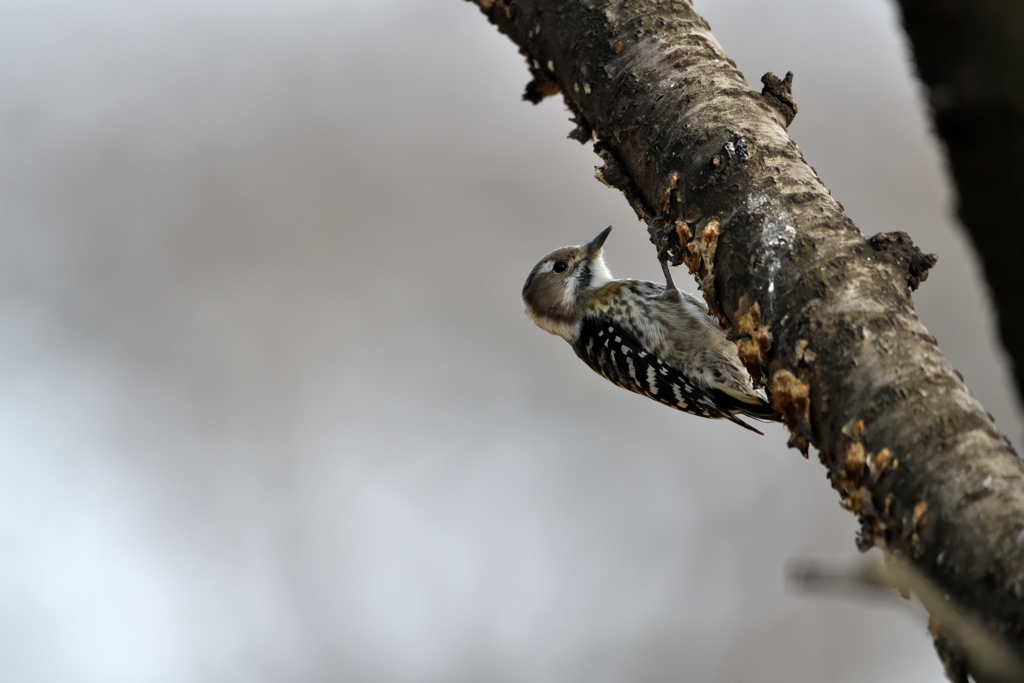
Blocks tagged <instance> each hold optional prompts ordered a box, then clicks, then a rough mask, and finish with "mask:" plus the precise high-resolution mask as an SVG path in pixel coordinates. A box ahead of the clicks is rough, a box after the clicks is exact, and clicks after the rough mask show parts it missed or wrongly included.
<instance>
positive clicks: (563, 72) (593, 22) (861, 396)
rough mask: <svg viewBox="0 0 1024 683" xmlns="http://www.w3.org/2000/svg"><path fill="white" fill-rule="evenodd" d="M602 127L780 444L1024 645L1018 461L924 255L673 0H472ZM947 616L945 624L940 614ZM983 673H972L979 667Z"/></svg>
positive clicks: (537, 92)
mask: <svg viewBox="0 0 1024 683" xmlns="http://www.w3.org/2000/svg"><path fill="white" fill-rule="evenodd" d="M475 1H476V3H477V4H478V5H479V6H480V7H481V9H482V10H483V11H484V12H485V13H486V15H487V16H488V18H489V19H490V20H491V21H492V22H493V23H495V24H496V25H497V26H498V28H499V29H500V30H501V31H502V32H503V33H505V34H506V35H508V36H509V37H510V38H511V39H512V40H513V41H514V42H515V43H516V44H517V45H519V47H520V49H521V51H522V53H523V54H524V55H525V56H526V58H527V61H528V63H529V65H530V70H531V73H532V75H533V81H532V82H531V84H530V86H528V88H527V99H530V100H531V101H537V100H539V98H540V97H542V96H544V95H546V94H552V93H554V92H557V91H558V90H560V91H561V92H562V93H563V94H564V96H565V99H566V102H567V104H568V105H569V107H570V109H571V110H572V112H573V113H574V115H575V119H574V120H575V121H576V122H577V127H576V129H575V131H573V133H572V134H571V136H572V137H575V138H576V139H579V140H581V141H586V140H588V139H589V138H590V135H591V131H592V132H593V133H594V134H596V136H597V143H596V144H595V151H596V152H597V153H598V154H599V155H600V156H601V158H602V160H603V161H604V166H603V167H602V168H600V169H598V172H597V176H598V178H599V179H600V180H602V181H603V182H605V183H606V184H609V185H611V186H614V187H617V188H619V189H620V190H622V191H623V193H624V194H625V195H626V197H627V199H628V200H629V202H630V203H631V205H632V206H633V208H634V209H635V210H636V212H637V214H638V215H639V216H640V217H641V219H644V220H646V221H647V222H648V225H649V230H650V233H651V239H652V241H653V242H654V244H655V245H656V247H657V248H658V250H659V252H660V253H661V254H663V255H666V256H668V257H669V258H670V259H671V261H672V262H673V263H674V264H677V265H678V264H680V263H684V262H685V263H686V264H687V266H688V267H689V269H690V270H691V272H693V273H694V275H695V276H696V277H697V279H698V282H699V284H700V288H701V290H702V292H703V294H704V297H705V299H706V300H707V301H708V304H709V306H710V307H711V310H712V311H713V312H715V313H716V314H717V315H719V317H720V318H721V319H722V320H723V321H724V322H725V323H726V324H728V325H729V327H730V329H731V334H732V335H733V337H734V338H735V339H736V341H737V344H738V346H739V348H740V352H741V357H742V358H743V359H744V362H745V363H746V364H747V366H748V368H749V369H750V371H751V374H752V375H753V376H754V377H755V378H760V377H762V376H763V377H765V378H767V380H768V387H769V389H770V390H771V394H772V400H773V405H774V406H775V407H776V409H777V410H778V411H779V412H780V413H781V414H782V416H783V417H784V419H785V422H786V424H787V426H788V427H789V429H790V432H791V439H790V444H791V445H794V446H797V447H799V448H800V449H801V450H803V451H804V452H805V454H806V450H807V446H808V444H813V445H814V446H815V447H817V448H818V450H819V451H820V458H821V461H822V463H823V464H824V465H825V466H826V468H828V472H829V476H830V479H831V482H832V485H833V487H835V489H836V490H837V491H838V492H839V493H840V495H841V497H842V501H843V504H844V506H845V507H847V508H848V509H850V510H851V511H852V512H853V513H854V514H856V515H857V517H858V519H859V520H860V522H861V525H862V528H861V532H860V535H859V537H858V545H859V546H860V547H861V548H862V549H866V548H868V547H870V546H872V545H877V546H880V547H881V548H882V549H883V550H885V551H886V552H888V553H891V554H892V555H893V556H896V557H901V558H905V559H906V560H908V561H909V562H911V563H912V564H913V565H914V566H915V567H916V568H917V569H918V570H919V571H920V572H922V573H923V575H925V576H926V577H928V579H929V580H930V581H931V582H933V583H934V584H935V585H937V586H939V587H940V588H941V590H942V591H944V592H946V593H948V594H949V595H950V596H951V598H952V599H953V600H955V601H956V602H958V603H959V604H960V605H962V606H963V607H965V608H966V609H967V610H968V611H969V612H970V613H972V614H974V615H975V616H977V617H978V618H979V619H981V621H982V622H983V623H985V624H986V625H987V626H988V627H989V628H990V629H992V630H993V632H994V633H997V634H999V635H1001V636H1003V637H1004V638H1005V640H1006V642H1007V643H1009V644H1010V645H1011V647H1012V648H1013V649H1015V651H1016V652H1017V653H1018V654H1024V467H1022V463H1021V461H1020V459H1019V458H1018V457H1017V455H1016V454H1015V453H1014V452H1013V449H1012V447H1011V446H1010V444H1009V442H1008V441H1007V440H1006V439H1005V438H1004V437H1003V436H1002V435H1001V434H999V432H997V431H996V429H995V427H994V425H993V424H992V420H991V419H990V418H989V417H988V415H987V414H986V413H985V410H984V409H983V408H982V406H981V405H979V404H978V402H977V401H976V400H975V399H974V397H973V396H972V395H971V394H970V392H969V391H967V389H966V387H965V386H964V383H963V381H962V379H961V378H960V377H959V376H958V375H957V374H956V373H955V372H954V371H953V369H952V368H951V367H950V366H949V364H948V363H947V362H946V360H945V359H944V358H943V357H942V354H941V353H940V352H939V349H938V347H937V345H936V343H935V339H934V338H932V337H931V336H930V335H929V334H928V332H927V330H925V328H924V327H923V326H922V325H921V323H920V322H919V321H918V320H917V317H916V316H915V315H914V311H913V302H912V301H911V298H910V292H911V290H912V289H914V288H916V286H917V285H918V284H919V283H920V282H921V281H922V280H924V279H925V278H926V277H927V273H928V269H929V268H930V267H931V266H932V265H933V264H934V262H935V257H933V256H926V255H924V254H922V253H921V252H920V251H919V250H918V249H917V248H916V247H914V246H913V244H912V243H911V240H910V238H909V237H908V236H907V235H906V234H904V233H890V234H879V235H876V236H875V237H872V238H871V239H865V237H864V236H863V235H862V234H861V233H860V231H859V230H858V229H857V228H856V226H854V224H853V222H852V221H850V219H849V218H847V216H846V215H845V214H844V213H843V209H842V206H841V205H840V204H839V203H838V202H836V201H835V200H833V199H832V197H831V196H830V193H829V191H828V190H827V188H826V187H825V186H824V184H823V183H822V182H821V180H819V179H818V177H817V175H816V174H815V173H814V171H813V169H811V168H810V167H809V166H808V165H807V163H806V162H805V161H804V159H803V156H802V155H801V153H800V151H799V149H798V148H797V146H796V144H795V143H794V142H793V141H792V140H790V138H789V135H788V134H787V132H786V125H787V124H788V123H789V122H790V121H791V120H792V117H793V116H794V115H795V114H796V105H795V103H794V102H793V99H792V94H791V89H790V87H789V86H790V83H791V82H792V81H791V79H790V77H788V76H787V78H786V79H785V80H780V79H778V78H775V77H774V76H770V75H766V77H765V79H764V83H765V89H764V91H763V92H762V93H758V92H756V91H754V90H751V89H750V87H749V86H748V85H747V84H746V82H745V81H744V79H743V76H742V74H741V73H740V72H739V71H738V70H737V69H736V65H735V63H734V62H733V61H732V60H730V59H729V58H728V57H727V56H726V55H725V53H724V52H723V51H722V48H721V47H720V46H719V45H718V43H717V42H716V41H715V39H714V37H713V36H712V35H711V31H710V28H709V27H708V25H707V23H706V22H705V21H704V20H703V19H702V18H701V17H700V16H698V15H697V14H696V13H695V12H694V11H693V8H692V7H691V5H690V4H689V2H686V1H684V0H641V1H608V0H475ZM946 635H948V634H946ZM979 680H984V679H979Z"/></svg>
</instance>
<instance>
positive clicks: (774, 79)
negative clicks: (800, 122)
mask: <svg viewBox="0 0 1024 683" xmlns="http://www.w3.org/2000/svg"><path fill="white" fill-rule="evenodd" d="M761 83H763V84H764V87H763V88H761V97H763V98H764V101H765V102H767V103H768V104H769V105H770V106H771V107H772V109H774V110H775V111H777V112H779V113H780V114H782V118H783V120H784V121H785V122H786V128H789V124H791V123H793V119H795V118H796V112H797V108H796V101H795V100H794V99H793V72H792V71H788V72H786V77H785V78H782V79H780V78H779V77H778V76H776V75H775V74H773V73H772V72H771V71H769V72H768V73H766V74H765V75H764V76H761Z"/></svg>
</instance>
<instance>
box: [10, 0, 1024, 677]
mask: <svg viewBox="0 0 1024 683" xmlns="http://www.w3.org/2000/svg"><path fill="white" fill-rule="evenodd" d="M697 8H698V10H699V11H701V12H702V13H704V15H705V16H706V17H707V18H708V19H709V21H710V22H711V25H712V27H713V29H714V32H715V35H716V36H717V38H718V40H719V41H720V42H721V44H722V45H723V46H724V47H725V49H726V50H727V51H728V52H729V54H730V55H731V56H732V57H733V58H734V59H735V60H736V61H737V62H738V63H739V66H740V68H741V69H743V70H744V72H745V73H746V74H747V77H748V80H749V81H751V82H752V83H754V84H757V82H758V80H759V77H760V75H761V74H762V73H763V72H765V71H768V70H772V71H774V72H776V73H778V74H782V73H785V72H786V71H787V70H793V71H794V72H795V73H796V82H795V93H796V98H797V101H798V103H799V106H800V114H799V116H798V117H797V119H796V122H795V123H794V125H793V127H792V129H791V133H792V135H793V137H794V139H796V140H797V142H798V143H799V144H800V145H801V149H802V150H803V151H804V153H805V155H806V157H807V159H808V161H809V162H810V163H811V164H813V165H814V166H815V167H816V168H817V170H818V172H819V173H820V174H821V176H822V178H823V179H824V180H825V182H826V183H827V184H828V185H829V186H830V187H831V189H832V192H833V194H834V195H835V196H836V197H837V198H838V199H839V200H840V201H842V202H843V203H844V205H845V206H846V209H847V211H848V213H849V214H850V215H851V216H852V217H853V219H854V220H855V221H856V222H857V223H858V225H859V226H860V227H861V229H862V230H863V231H864V232H865V233H868V234H874V233H875V232H878V231H890V230H905V231H907V232H909V233H910V234H911V235H912V236H913V238H914V239H915V241H916V242H917V243H918V244H920V246H921V247H922V248H923V249H925V250H926V251H934V252H938V253H939V254H940V257H941V260H940V261H939V265H938V266H937V267H936V269H935V270H933V271H932V275H931V277H930V279H929V280H928V282H927V283H925V284H924V285H923V286H922V289H921V290H920V291H919V293H918V294H917V296H916V301H917V304H918V310H919V312H920V315H921V317H922V318H923V320H924V322H925V324H926V325H927V326H928V328H929V330H930V331H931V332H932V333H933V334H934V335H935V336H936V337H937V338H938V339H939V342H940V344H941V346H942V349H943V350H944V352H945V353H946V355H947V357H948V358H949V359H950V360H951V361H952V362H953V364H954V365H955V366H956V367H957V368H959V369H960V370H961V371H962V372H963V374H964V376H965V378H966V380H967V383H968V385H969V386H970V387H971V389H972V391H973V392H974V393H975V394H976V395H977V396H978V398H979V399H980V400H981V401H982V403H983V404H984V405H985V406H986V408H987V409H988V410H989V411H990V412H991V413H992V414H993V415H995V417H996V420H997V423H998V424H999V425H1000V426H1001V427H1002V428H1003V430H1004V431H1006V432H1007V433H1008V434H1009V436H1010V437H1011V438H1012V439H1013V440H1014V441H1015V443H1017V444H1018V446H1019V444H1020V436H1021V434H1022V421H1021V413H1020V412H1019V408H1018V406H1017V404H1016V403H1015V399H1014V398H1013V396H1012V395H1011V393H1010V384H1009V381H1008V378H1007V375H1006V366H1005V363H1004V360H1003V357H1002V352H1001V350H1000V349H999V348H997V346H996V344H995V342H994V337H993V322H992V315H991V311H990V308H989V305H988V302H987V299H986V294H985V291H984V287H983V285H982V283H981V282H980V280H979V272H978V268H977V264H976V262H975V259H974V257H973V255H972V254H971V253H970V251H969V249H968V248H967V247H966V240H965V238H964V236H963V235H962V234H961V233H960V232H959V230H958V228H957V226H956V224H955V222H954V220H953V219H952V217H951V214H952V210H951V207H952V199H951V196H950V191H949V183H948V180H947V178H946V175H945V171H944V168H943V161H942V157H941V152H940V150H939V149H938V147H937V145H936V142H935V140H934V139H933V138H932V136H931V134H930V132H929V124H928V120H927V116H926V112H925V110H924V108H923V101H922V97H921V92H920V88H919V86H918V84H917V83H916V82H915V80H914V77H913V71H912V67H911V65H910V64H909V63H908V52H907V48H906V45H905V43H904V38H903V36H902V34H901V32H900V28H899V25H898V19H897V16H896V14H895V11H894V7H893V6H892V5H891V4H889V3H888V2H885V1H884V0H833V1H832V2H828V3H822V2H818V1H816V0H781V1H780V2H775V3H763V2H756V1H755V0H698V3H697ZM527 80H528V75H527V71H526V68H525V66H524V64H523V60H522V58H521V57H520V56H519V55H518V54H517V53H516V49H515V48H514V46H513V45H512V43H511V42H510V41H508V40H507V39H506V38H504V37H503V36H500V35H499V34H498V33H497V32H496V30H495V29H494V28H493V27H492V26H490V25H489V24H488V23H487V22H486V21H485V19H484V17H483V16H482V15H481V14H480V13H479V11H478V10H477V9H476V8H475V7H474V6H472V5H470V4H468V3H465V2H462V1H461V0H418V1H416V0H372V2H370V1H359V2H356V1H349V2H344V1H343V2H341V3H338V2H320V1H317V0H289V1H288V2H285V1H284V0H253V1H251V2H240V1H237V0H216V1H214V2H210V1H205V2H199V1H196V0H189V1H186V2H182V1H181V0H177V1H175V2H171V1H170V0H153V1H151V2H147V3H138V2H128V1H127V0H125V1H109V2H108V1H106V0H95V1H92V2H54V1H50V0H32V1H31V2H29V1H25V2H20V1H17V0H4V1H3V2H0V231H2V234H0V679H2V680H4V681H10V682H12V683H15V682H16V683H29V682H32V683H35V682H39V683H43V682H46V683H49V682H69V683H70V682H75V683H80V682H82V683H89V682H93V681H95V682H104V683H105V682H122V681H123V682H126V683H128V682H131V683H135V682H143V683H148V682H168V683H170V682H174V683H181V682H185V683H191V682H207V681H209V682H218V683H219V682H222V681H223V682H233V681H238V682H243V681H244V682H264V681H267V682H270V681H303V682H305V681H309V682H320V681H354V682H363V681H366V682H377V681H380V682H421V681H422V682H428V681H429V682H435V681H436V682H441V681H466V682H469V681H496V682H500V681H510V682H511V681H516V682H518V681H539V682H547V681H552V682H554V681H559V682H561V681H580V682H583V681H587V682H602V681H608V682H613V681H614V682H618V681H640V682H655V681H659V682H660V681H698V682H703V681H723V682H724V681H729V682H731V681H786V682H790V683H796V682H804V681H806V682H808V683H810V682H820V681H835V682H841V681H842V682H853V681H858V682H859V681H868V680H885V681H901V682H902V681H906V682H919V681H920V682H926V681H927V682H932V681H935V682H938V681H941V680H943V678H942V673H941V669H940V665H939V663H938V660H937V658H936V657H935V655H934V653H933V651H932V648H931V643H930V640H929V638H928V636H927V634H926V631H925V624H924V620H923V618H921V617H920V616H919V615H917V614H915V613H914V612H913V611H912V610H911V609H909V607H908V606H907V605H906V604H905V603H901V602H899V601H891V602H886V601H877V600H876V601H865V600H857V599H851V598H849V597H842V596H833V597H809V596H806V595H801V594H798V593H795V592H794V591H793V590H792V589H791V588H788V587H787V585H786V581H785V572H786V563H787V561H789V560H791V559H794V558H818V559H823V560H826V561H830V562H836V563H839V564H840V565H845V564H846V563H847V562H850V561H855V560H856V559H857V557H858V556H857V552H856V549H855V547H854V542H853V537H854V532H855V529H856V523H855V520H854V518H853V516H852V515H850V514H849V513H848V512H846V511H844V510H842V509H840V507H839V504H838V497H837V495H836V494H834V493H833V492H832V490H831V489H830V488H829V486H828V484H827V482H826V480H825V476H824V471H823V469H822V468H821V466H820V465H819V464H818V463H817V462H816V461H815V459H814V456H813V455H812V459H811V461H810V462H806V461H804V460H803V459H802V458H801V457H800V455H799V454H798V453H797V452H796V451H792V450H787V449H786V448H785V441H786V436H785V433H784V430H783V429H782V428H781V427H778V426H770V428H769V430H768V431H769V433H768V435H767V436H766V437H763V438H762V437H758V436H756V435H748V434H747V433H745V432H744V431H743V430H740V429H738V428H736V427H734V426H731V425H728V424H725V423H721V422H713V421H708V420H700V419H698V418H695V417H692V416H687V415H682V414H679V413H676V412H674V411H671V410H668V409H666V408H663V407H661V406H658V405H657V404H655V403H653V402H651V401H648V400H645V399H643V398H641V397H639V396H635V395H631V394H629V393H627V392H625V391H621V390H618V389H615V388H614V387H612V386H611V385H610V384H608V383H607V382H605V381H604V380H602V379H601V378H599V377H598V376H597V375H595V374H594V373H592V372H591V371H590V370H589V369H587V368H586V367H585V366H584V365H583V364H582V363H581V362H579V361H578V360H576V358H575V357H574V355H573V353H572V351H571V350H570V349H569V347H568V346H567V345H566V344H564V343H563V342H561V341H560V340H558V339H556V338H553V337H550V336H548V335H546V334H544V333H543V332H541V331H540V330H539V329H537V328H535V327H533V325H532V324H530V322H529V321H528V320H527V319H526V317H525V316H524V315H523V313H522V309H521V304H520V303H519V291H520V288H521V286H522V282H523V280H524V278H525V276H526V274H527V272H528V271H529V269H530V268H531V267H532V266H533V264H534V263H535V262H536V261H537V260H538V259H539V258H540V257H541V256H542V255H543V254H545V253H547V252H548V251H550V250H551V249H553V248H556V247H559V246H562V245H564V244H575V243H579V242H581V241H584V240H587V239H589V238H591V237H592V236H593V235H594V234H596V233H597V232H598V231H599V230H600V229H601V228H603V227H605V226H606V225H608V224H610V223H611V224H614V225H615V226H616V230H615V232H613V233H612V236H611V238H610V240H609V242H608V245H607V249H606V251H607V256H608V261H609V264H610V266H611V268H612V271H613V272H614V273H615V274H617V275H619V276H629V277H645V278H649V279H660V277H661V276H660V270H659V268H658V264H657V262H656V261H655V258H654V254H653V249H652V247H651V246H650V245H649V244H648V242H647V239H646V234H645V232H644V230H643V229H642V226H640V225H639V224H638V223H637V221H636V218H635V216H634V215H633V214H632V212H631V211H630V210H629V209H628V207H627V206H626V202H625V201H624V200H623V198H622V197H621V196H620V195H619V194H618V193H617V192H615V191H612V190H609V189H607V188H605V187H604V186H602V185H601V184H600V183H598V182H597V181H596V180H594V179H593V177H592V173H593V167H594V166H595V165H597V164H598V163H599V160H598V159H597V157H596V156H595V155H594V154H593V153H592V151H591V149H590V146H586V147H583V146H581V145H579V144H577V143H576V142H573V141H570V140H567V139H565V136H566V134H567V133H568V132H569V130H570V129H571V127H572V126H571V124H570V123H569V122H568V115H567V113H566V111H565V108H564V105H563V104H562V102H561V100H560V98H554V99H549V100H548V101H545V102H544V103H542V104H541V105H540V106H537V107H534V106H531V105H529V104H526V103H523V102H521V101H520V94H521V92H522V90H523V86H524V85H525V83H526V81H527ZM758 87H759V86H758ZM678 279H679V280H680V281H683V282H685V285H684V286H686V287H687V288H688V289H690V290H691V291H692V290H693V283H692V281H691V279H690V278H689V277H686V276H685V275H684V274H681V275H680V276H679V278H678Z"/></svg>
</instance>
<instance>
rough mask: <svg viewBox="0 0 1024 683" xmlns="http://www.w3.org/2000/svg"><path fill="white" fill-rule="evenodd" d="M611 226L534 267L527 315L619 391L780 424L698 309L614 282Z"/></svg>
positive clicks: (637, 284) (668, 291)
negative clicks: (609, 261) (608, 243)
mask: <svg viewBox="0 0 1024 683" xmlns="http://www.w3.org/2000/svg"><path fill="white" fill-rule="evenodd" d="M611 230H612V229H611V226H609V227H608V228H606V229H605V230H603V231H601V234H599V235H598V236H597V237H595V238H594V239H592V240H591V241H590V242H587V243H586V244H583V245H580V246H578V247H563V248H561V249H557V250H555V251H553V252H551V253H550V254H548V255H547V256H545V257H544V258H543V259H541V260H540V263H538V264H537V265H536V266H534V268H533V270H532V271H530V276H529V277H528V278H526V284H525V285H523V304H524V306H525V307H526V313H527V315H529V316H530V318H531V319H532V320H533V322H534V323H536V324H537V326H538V327H540V328H541V329H542V330H545V331H547V332H550V333H551V334H554V335H558V336H559V337H561V338H562V339H564V340H566V341H567V342H569V344H570V345H571V346H572V348H573V351H575V352H576V355H577V356H579V357H580V358H581V359H582V360H583V362H585V363H586V364H587V365H589V366H590V367H591V368H592V369H593V370H594V371H596V372H597V373H598V374H600V375H601V376H602V377H604V378H605V379H608V380H610V381H612V382H614V383H615V384H617V385H618V386H620V387H622V388H623V389H629V390H630V391H633V392H636V393H638V394H643V395H644V396H647V397H649V398H653V399H654V400H655V401H659V402H661V403H664V404H665V405H667V406H671V407H673V408H676V409H677V410H682V411H684V412H687V413H692V414H694V415H700V416H701V417H710V418H713V419H727V420H731V421H732V422H735V423H736V424H739V425H742V426H743V427H746V428H747V429H749V430H751V431H754V432H757V433H758V434H761V433H762V432H760V431H758V430H757V429H754V428H753V427H751V426H750V425H749V424H747V423H746V422H744V421H743V420H741V419H739V418H738V417H737V415H746V416H748V417H752V418H756V419H758V420H778V419H779V418H778V417H777V416H776V414H775V412H774V411H773V410H772V407H771V405H769V403H768V402H767V401H766V400H765V398H764V396H762V394H761V393H760V392H758V391H757V390H756V389H755V388H754V385H753V383H752V382H751V380H750V375H749V374H748V373H747V370H746V368H744V367H743V364H742V363H741V362H740V359H739V355H738V354H737V352H736V345H735V344H733V343H732V342H730V341H729V339H728V337H726V335H725V332H723V331H722V329H721V328H720V327H719V326H718V321H717V320H716V319H715V318H714V317H712V316H711V315H710V314H709V313H708V310H707V307H706V306H705V305H704V302H703V301H701V300H700V299H697V298H696V297H693V296H691V295H689V294H686V293H685V292H680V291H679V290H678V289H676V287H675V285H674V284H673V282H672V275H671V273H670V272H669V269H668V263H666V262H665V261H662V262H661V267H662V270H663V271H664V273H665V282H666V284H665V285H661V284H658V283H656V282H647V281H645V280H616V279H614V278H613V277H612V274H611V272H609V270H608V266H606V265H605V262H604V253H603V252H604V249H603V248H604V242H605V240H606V239H608V234H609V233H610V232H611Z"/></svg>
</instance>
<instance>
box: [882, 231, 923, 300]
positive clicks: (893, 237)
mask: <svg viewBox="0 0 1024 683" xmlns="http://www.w3.org/2000/svg"><path fill="white" fill-rule="evenodd" d="M868 244H870V245H871V246H872V247H874V249H875V250H876V251H879V252H881V253H883V254H885V255H887V256H888V257H889V258H890V259H891V260H892V261H893V262H894V263H897V264H898V265H899V266H900V267H902V268H905V269H906V271H907V286H908V287H910V289H911V291H913V290H916V289H917V288H918V287H919V286H920V285H921V283H922V282H924V281H925V280H927V279H928V271H929V270H931V268H932V266H934V265H935V264H936V263H937V262H938V260H939V257H938V256H936V255H935V254H925V253H923V252H922V251H921V250H920V249H918V248H917V246H915V245H914V242H913V240H911V239H910V235H908V234H907V233H905V232H901V231H897V232H880V233H878V234H877V235H875V236H874V237H872V238H871V239H869V240H868Z"/></svg>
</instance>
